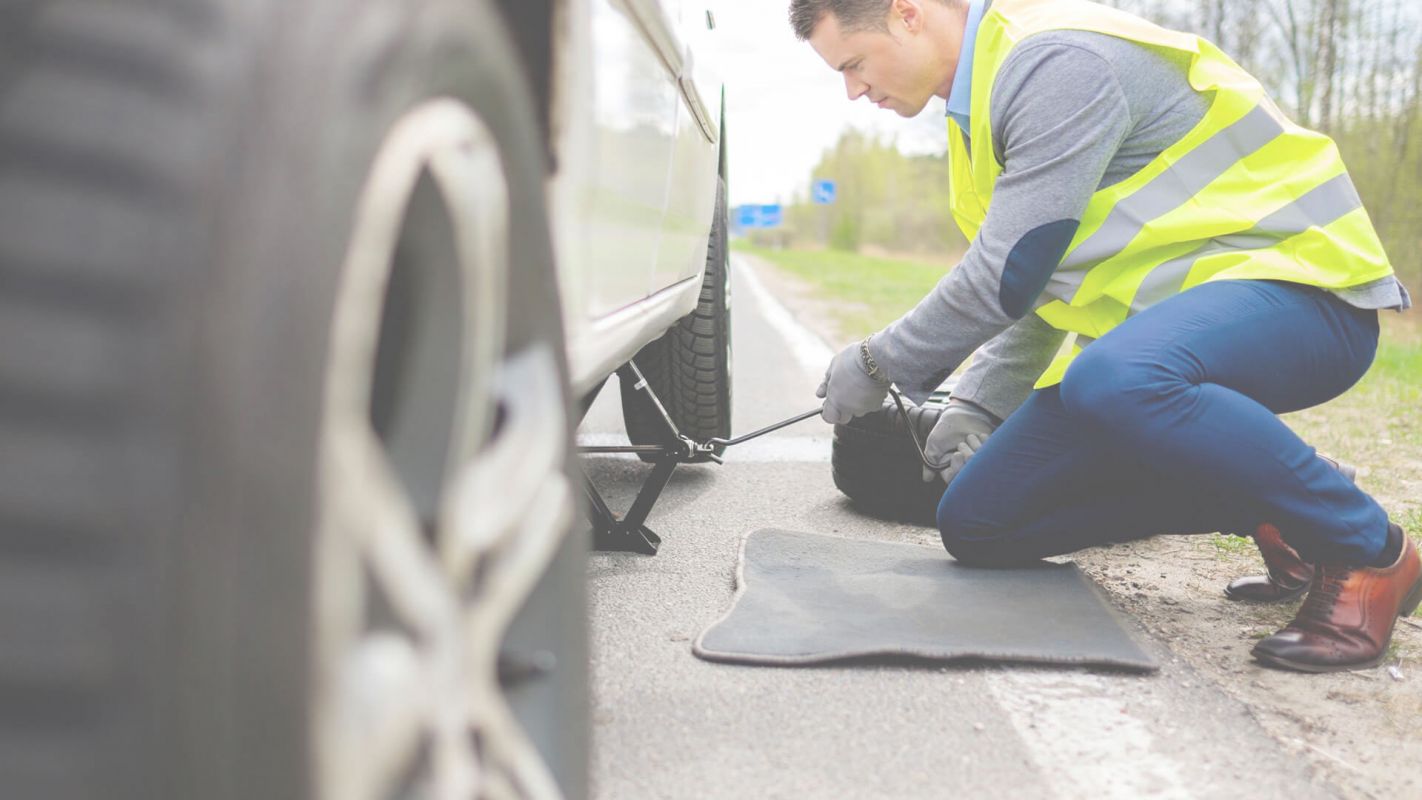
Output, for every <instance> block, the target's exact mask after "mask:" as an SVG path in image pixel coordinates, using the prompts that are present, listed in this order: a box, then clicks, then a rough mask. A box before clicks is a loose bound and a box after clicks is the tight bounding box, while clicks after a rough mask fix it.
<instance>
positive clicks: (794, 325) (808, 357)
mask: <svg viewBox="0 0 1422 800" xmlns="http://www.w3.org/2000/svg"><path fill="white" fill-rule="evenodd" d="M731 269H732V270H734V273H733V274H734V276H735V282H736V285H737V286H739V287H744V288H745V289H747V290H749V291H750V294H751V295H752V296H753V297H754V298H755V302H756V303H758V304H759V305H760V308H761V311H762V315H763V316H764V317H765V321H766V322H769V323H770V327H772V328H774V329H775V330H776V331H777V332H778V333H779V334H780V336H781V337H782V338H783V339H784V340H785V344H786V345H787V346H788V347H789V348H790V352H791V354H793V355H794V356H795V361H796V362H798V363H799V365H800V367H801V368H802V369H804V370H806V371H807V372H809V373H810V374H811V375H814V376H815V377H816V378H818V377H819V376H820V375H821V374H822V373H823V372H824V369H825V367H827V366H829V362H830V359H832V358H834V351H832V350H830V348H829V346H828V345H826V344H825V343H824V340H823V339H821V338H820V337H818V336H816V335H815V334H814V332H812V331H811V330H810V329H809V328H806V327H805V326H804V325H801V324H800V323H799V322H796V321H795V315H794V314H791V313H790V310H789V309H787V308H786V307H785V306H783V305H781V304H780V301H779V300H777V299H775V295H773V294H771V293H770V291H769V290H768V289H766V288H765V284H763V283H761V282H760V278H758V277H756V274H755V270H753V269H751V267H750V266H749V265H748V264H746V263H745V260H744V259H742V258H740V257H739V256H734V255H733V256H731Z"/></svg>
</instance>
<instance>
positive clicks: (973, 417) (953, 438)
mask: <svg viewBox="0 0 1422 800" xmlns="http://www.w3.org/2000/svg"><path fill="white" fill-rule="evenodd" d="M998 424H999V423H998V420H997V417H994V416H993V415H992V414H989V413H988V412H987V411H985V410H984V409H982V408H980V407H978V406H977V405H975V404H973V403H969V402H968V401H966V400H959V399H958V398H956V397H953V398H950V399H949V400H948V407H947V408H945V409H943V415H942V416H940V417H939V418H938V422H937V423H936V424H934V426H933V431H932V432H931V433H929V434H928V443H927V444H926V445H925V446H924V448H923V454H924V455H925V456H927V457H928V460H929V461H931V462H933V463H934V464H945V463H946V464H947V466H946V467H944V468H943V469H942V470H940V471H939V472H937V473H935V472H934V471H933V470H931V469H928V468H927V467H924V469H923V481H924V483H932V482H933V479H934V478H935V477H939V476H942V478H943V482H944V483H952V482H953V479H954V478H956V477H958V473H959V472H961V471H962V470H963V467H964V466H965V465H966V464H967V463H968V459H970V458H972V457H973V454H974V453H976V452H977V451H978V449H979V448H981V447H982V446H983V442H985V441H987V438H988V436H990V435H992V432H993V431H995V430H997V426H998Z"/></svg>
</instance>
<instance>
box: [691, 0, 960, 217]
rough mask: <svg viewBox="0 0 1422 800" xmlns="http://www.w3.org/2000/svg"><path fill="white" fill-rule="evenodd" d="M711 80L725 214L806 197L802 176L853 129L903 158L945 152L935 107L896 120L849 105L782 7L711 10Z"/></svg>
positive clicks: (766, 0)
mask: <svg viewBox="0 0 1422 800" xmlns="http://www.w3.org/2000/svg"><path fill="white" fill-rule="evenodd" d="M711 5H712V8H713V9H714V11H715V14H716V31H715V34H714V36H715V38H716V40H717V41H718V46H717V50H718V53H717V58H718V64H717V67H718V71H719V72H720V73H721V76H722V78H723V79H724V80H725V82H726V116H727V119H726V127H727V129H728V130H727V136H728V137H729V139H730V142H729V147H730V153H729V161H730V169H731V179H730V183H731V186H730V188H731V197H730V202H731V205H732V206H738V205H743V204H747V203H776V202H789V201H790V200H791V199H792V197H793V196H794V194H795V193H796V192H797V191H799V192H804V191H807V188H808V186H809V182H810V179H811V175H810V171H811V169H813V168H814V166H815V164H816V163H818V162H819V160H820V156H821V154H823V153H824V151H825V150H828V149H829V148H831V147H832V146H833V145H834V143H835V142H836V141H837V140H838V139H839V136H840V134H841V133H842V132H843V131H845V130H846V129H848V128H850V127H853V128H857V129H859V130H862V131H870V132H874V133H877V134H879V135H881V136H890V137H893V138H894V140H895V141H896V142H897V143H898V145H899V148H900V149H901V150H903V151H905V152H909V153H924V152H942V151H943V150H944V148H945V147H946V146H947V144H946V142H947V129H946V127H945V123H944V119H943V113H944V101H943V100H942V99H939V98H933V99H932V100H930V101H929V103H928V107H927V108H925V109H924V111H923V113H922V114H920V115H919V116H918V117H916V118H914V119H912V120H906V119H903V118H902V117H900V116H899V115H897V114H895V113H894V112H892V111H888V110H885V109H880V108H876V107H874V106H873V105H871V104H870V103H869V101H868V99H860V100H859V101H857V102H855V103H850V102H849V98H848V96H847V95H846V94H845V89H844V81H843V80H842V79H841V78H840V76H839V74H838V73H836V72H835V71H834V70H832V69H830V67H829V66H828V65H826V64H825V62H824V61H822V60H821V59H820V57H819V56H818V55H816V54H815V51H814V50H812V49H811V48H810V45H809V44H807V43H805V42H801V41H799V40H797V39H796V38H795V34H794V32H793V31H792V30H791V29H790V23H789V21H788V8H789V5H790V4H789V0H720V2H716V3H714V4H711Z"/></svg>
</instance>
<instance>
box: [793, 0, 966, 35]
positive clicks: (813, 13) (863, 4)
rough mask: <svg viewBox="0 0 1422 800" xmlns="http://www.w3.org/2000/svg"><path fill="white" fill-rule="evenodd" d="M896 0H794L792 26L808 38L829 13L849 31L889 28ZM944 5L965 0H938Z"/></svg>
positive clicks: (796, 33) (841, 26)
mask: <svg viewBox="0 0 1422 800" xmlns="http://www.w3.org/2000/svg"><path fill="white" fill-rule="evenodd" d="M893 1H894V0H791V2H790V27H792V28H794V29H795V36H796V37H797V38H799V39H800V41H802V42H803V41H808V40H809V38H810V34H812V33H814V32H815V26H817V25H819V24H820V20H822V19H824V18H825V15H826V14H833V15H834V18H835V19H837V20H839V25H840V28H842V29H843V30H844V31H845V32H846V33H858V32H860V31H887V30H888V29H889V5H890V4H891V3H893ZM937 2H939V3H942V4H944V5H950V6H951V5H961V4H962V3H963V2H964V0H937Z"/></svg>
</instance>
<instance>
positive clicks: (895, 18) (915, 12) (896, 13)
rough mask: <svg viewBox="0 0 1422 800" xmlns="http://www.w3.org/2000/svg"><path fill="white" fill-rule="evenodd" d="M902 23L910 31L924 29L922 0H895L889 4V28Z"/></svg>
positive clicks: (891, 29) (915, 31) (914, 31)
mask: <svg viewBox="0 0 1422 800" xmlns="http://www.w3.org/2000/svg"><path fill="white" fill-rule="evenodd" d="M900 25H902V26H903V27H904V28H905V29H906V30H907V31H908V32H909V33H919V32H920V31H922V30H923V2H922V0H893V3H891V4H890V6H889V30H890V31H891V32H893V31H894V29H895V28H897V27H898V26H900Z"/></svg>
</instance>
